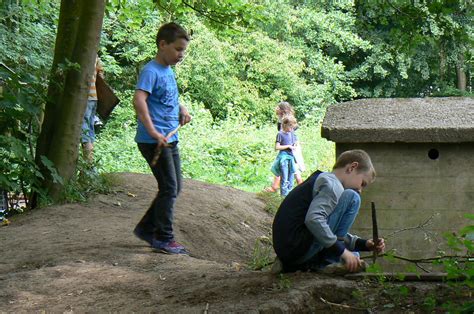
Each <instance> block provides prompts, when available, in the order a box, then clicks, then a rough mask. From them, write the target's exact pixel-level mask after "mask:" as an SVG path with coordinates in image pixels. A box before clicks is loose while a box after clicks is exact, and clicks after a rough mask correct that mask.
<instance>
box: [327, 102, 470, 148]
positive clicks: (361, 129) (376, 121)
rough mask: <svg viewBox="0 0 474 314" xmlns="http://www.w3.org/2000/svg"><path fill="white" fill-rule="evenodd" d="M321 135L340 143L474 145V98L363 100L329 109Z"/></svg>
mask: <svg viewBox="0 0 474 314" xmlns="http://www.w3.org/2000/svg"><path fill="white" fill-rule="evenodd" d="M321 135H322V136H323V137H324V138H326V139H328V140H331V141H334V142H336V143H394V142H404V143H462V142H474V98H468V97H442V98H386V99H360V100H355V101H351V102H346V103H341V104H336V105H333V106H330V107H329V108H328V109H327V112H326V116H325V118H324V121H323V124H322V127H321Z"/></svg>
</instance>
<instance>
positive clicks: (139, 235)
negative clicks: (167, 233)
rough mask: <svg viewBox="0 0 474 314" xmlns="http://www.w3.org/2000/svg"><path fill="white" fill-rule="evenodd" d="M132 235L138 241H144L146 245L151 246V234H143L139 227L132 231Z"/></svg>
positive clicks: (143, 231)
mask: <svg viewBox="0 0 474 314" xmlns="http://www.w3.org/2000/svg"><path fill="white" fill-rule="evenodd" d="M133 234H134V235H135V236H136V237H137V238H139V239H140V240H143V241H145V242H146V243H148V244H150V245H153V233H152V232H145V230H143V229H142V228H141V227H139V226H136V227H135V229H133Z"/></svg>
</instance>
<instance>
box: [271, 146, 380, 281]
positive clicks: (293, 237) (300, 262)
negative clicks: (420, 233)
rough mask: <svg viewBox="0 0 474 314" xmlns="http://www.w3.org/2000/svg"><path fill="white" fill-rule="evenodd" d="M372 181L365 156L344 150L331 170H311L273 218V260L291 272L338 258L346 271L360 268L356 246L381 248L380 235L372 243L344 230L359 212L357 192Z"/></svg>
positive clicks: (371, 168) (373, 173)
mask: <svg viewBox="0 0 474 314" xmlns="http://www.w3.org/2000/svg"><path fill="white" fill-rule="evenodd" d="M374 180H375V169H374V167H373V165H372V161H371V160H370V157H369V155H368V154H367V153H366V152H365V151H363V150H350V151H346V152H344V153H342V154H341V155H340V156H339V158H338V159H337V161H336V164H335V165H334V167H333V171H332V172H321V171H316V172H315V173H313V174H312V175H311V176H310V177H309V178H308V179H306V181H305V182H303V183H302V184H300V185H298V186H297V187H296V188H295V189H293V190H292V191H291V192H290V193H289V194H288V196H287V197H286V198H285V199H284V200H283V202H282V203H281V205H280V208H279V209H278V211H277V213H276V215H275V219H274V221H273V247H274V249H275V252H276V254H277V258H278V259H277V261H276V264H280V263H281V266H282V268H283V269H282V270H283V271H285V272H291V271H296V270H321V269H323V268H325V267H326V266H327V265H329V264H333V263H338V262H341V263H342V264H343V265H344V266H345V268H346V269H347V271H349V272H356V271H359V270H360V269H361V268H362V262H361V260H360V259H359V256H358V253H357V252H358V251H377V252H383V250H384V248H385V244H384V241H383V239H379V241H377V243H374V241H373V240H372V239H370V240H364V239H361V238H359V237H357V236H354V235H351V234H350V233H349V231H350V229H351V227H352V224H353V223H354V220H355V218H356V217H357V214H358V212H359V207H360V193H361V192H362V189H363V188H365V187H366V186H367V185H368V184H370V183H372V182H373V181H374ZM275 266H276V265H275Z"/></svg>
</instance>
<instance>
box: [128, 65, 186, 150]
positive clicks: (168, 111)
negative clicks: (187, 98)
mask: <svg viewBox="0 0 474 314" xmlns="http://www.w3.org/2000/svg"><path fill="white" fill-rule="evenodd" d="M136 89H139V90H143V91H145V92H147V93H148V94H149V96H148V98H147V105H148V112H149V114H150V118H151V121H152V123H153V125H154V126H155V129H156V130H157V131H158V132H160V133H161V134H163V136H166V135H167V134H168V133H169V132H171V131H173V130H174V129H176V128H177V127H178V126H179V101H178V86H177V84H176V79H175V77H174V72H173V70H172V69H171V67H169V66H164V65H161V64H159V63H158V62H156V60H152V61H150V62H148V63H147V64H146V65H145V66H144V67H143V69H142V71H141V73H140V76H139V77H138V82H137V86H136ZM177 140H178V133H176V134H174V135H173V136H172V137H171V138H170V139H169V140H168V143H171V142H175V141H177ZM135 142H137V143H156V139H154V138H152V137H151V136H150V135H149V134H148V132H147V130H146V129H145V126H144V125H143V123H142V122H141V121H140V119H138V125H137V134H136V136H135Z"/></svg>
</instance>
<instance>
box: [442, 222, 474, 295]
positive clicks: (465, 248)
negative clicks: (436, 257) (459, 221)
mask: <svg viewBox="0 0 474 314" xmlns="http://www.w3.org/2000/svg"><path fill="white" fill-rule="evenodd" d="M465 217H466V219H468V220H470V222H469V225H467V226H466V227H463V228H462V229H461V230H460V234H459V235H458V234H455V233H446V234H445V235H444V236H445V238H446V240H447V244H448V246H449V247H450V249H451V250H453V251H454V252H456V253H457V254H458V255H460V256H466V260H464V261H462V260H459V259H458V258H448V259H445V260H443V262H442V264H443V266H444V268H445V271H446V272H447V273H448V278H450V279H455V278H464V279H463V280H461V281H456V284H459V285H466V286H468V287H470V288H474V263H473V262H472V261H473V259H474V215H472V214H466V215H465Z"/></svg>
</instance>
